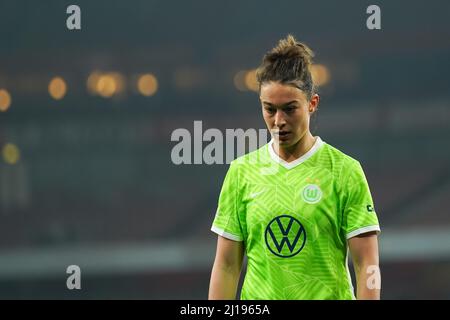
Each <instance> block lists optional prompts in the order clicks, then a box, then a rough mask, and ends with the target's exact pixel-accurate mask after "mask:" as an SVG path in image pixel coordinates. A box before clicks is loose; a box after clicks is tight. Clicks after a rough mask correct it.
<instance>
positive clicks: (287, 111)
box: [265, 106, 296, 114]
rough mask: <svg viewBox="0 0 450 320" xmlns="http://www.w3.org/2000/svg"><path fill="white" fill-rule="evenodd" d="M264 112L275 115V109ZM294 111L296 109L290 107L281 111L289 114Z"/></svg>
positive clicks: (267, 109)
mask: <svg viewBox="0 0 450 320" xmlns="http://www.w3.org/2000/svg"><path fill="white" fill-rule="evenodd" d="M265 109H266V111H267V112H268V113H270V114H274V113H275V109H271V108H265ZM295 109H296V107H294V106H292V107H287V108H285V109H283V111H284V112H286V113H291V112H293V111H294V110H295Z"/></svg>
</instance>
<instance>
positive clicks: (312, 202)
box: [211, 137, 380, 300]
mask: <svg viewBox="0 0 450 320" xmlns="http://www.w3.org/2000/svg"><path fill="white" fill-rule="evenodd" d="M211 230H212V231H214V232H215V233H217V234H219V235H221V236H223V237H225V238H228V239H231V240H235V241H244V243H245V250H246V255H247V272H246V275H245V280H244V284H243V287H242V292H241V299H257V300H269V299H277V300H278V299H280V300H288V299H354V293H353V287H352V284H351V278H350V274H349V272H348V267H347V251H348V250H347V240H348V239H349V238H351V237H354V236H356V235H358V234H361V233H365V232H370V231H378V232H379V231H380V227H379V223H378V218H377V215H376V213H375V210H374V205H373V201H372V196H371V194H370V190H369V187H368V184H367V180H366V177H365V175H364V172H363V169H362V167H361V165H360V163H359V162H358V161H357V160H355V159H353V158H351V157H350V156H347V155H345V154H344V153H342V152H341V151H339V150H337V149H336V148H334V147H332V146H331V145H329V144H327V143H325V142H323V141H322V140H321V139H320V137H317V138H316V141H315V144H314V146H313V147H312V148H311V150H309V151H308V152H307V153H306V154H304V155H303V156H302V157H300V158H299V159H297V160H295V161H293V162H289V163H288V162H286V161H284V160H282V159H281V158H279V157H278V155H277V154H276V153H275V151H274V150H273V140H272V141H271V142H269V143H268V144H266V145H265V146H263V147H261V148H260V149H258V150H256V151H254V152H251V153H249V154H247V155H245V156H242V157H240V158H238V159H236V160H234V161H233V162H232V163H231V164H230V167H229V170H228V172H227V175H226V177H225V181H224V183H223V186H222V190H221V193H220V197H219V204H218V209H217V213H216V216H215V219H214V222H213V225H212V228H211Z"/></svg>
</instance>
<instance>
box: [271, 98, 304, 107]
mask: <svg viewBox="0 0 450 320" xmlns="http://www.w3.org/2000/svg"><path fill="white" fill-rule="evenodd" d="M294 102H298V100H292V101H289V102H286V103H284V104H282V105H280V106H279V107H284V106H287V105H289V104H291V103H294ZM263 104H267V105H268V106H270V107H276V105H274V104H272V103H270V102H267V101H263Z"/></svg>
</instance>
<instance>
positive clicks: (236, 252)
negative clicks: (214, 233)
mask: <svg viewBox="0 0 450 320" xmlns="http://www.w3.org/2000/svg"><path fill="white" fill-rule="evenodd" d="M243 259H244V242H243V241H234V240H230V239H227V238H225V237H222V236H218V237H217V251H216V264H218V265H219V266H221V267H222V268H225V269H227V270H229V271H232V270H233V271H240V270H241V267H242V261H243Z"/></svg>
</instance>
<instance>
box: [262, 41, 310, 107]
mask: <svg viewBox="0 0 450 320" xmlns="http://www.w3.org/2000/svg"><path fill="white" fill-rule="evenodd" d="M313 57H314V52H313V51H312V50H311V49H310V48H309V47H308V46H307V45H306V44H304V43H302V42H298V41H297V40H296V39H295V38H294V37H293V36H292V35H290V34H289V35H288V36H287V37H286V38H285V39H281V40H280V41H279V42H278V45H277V46H276V47H275V48H273V49H272V50H270V51H269V52H267V53H266V54H265V55H264V58H263V61H262V63H261V65H260V66H259V68H258V69H257V71H256V79H257V81H258V83H259V88H260V89H261V85H263V84H264V83H265V82H270V81H274V82H280V83H282V84H289V85H292V86H294V87H296V88H299V89H300V90H302V91H303V92H304V93H305V94H306V96H307V97H308V98H309V99H310V98H311V96H312V95H313V93H314V85H313V81H312V76H311V71H310V67H311V64H312V58H313Z"/></svg>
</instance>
